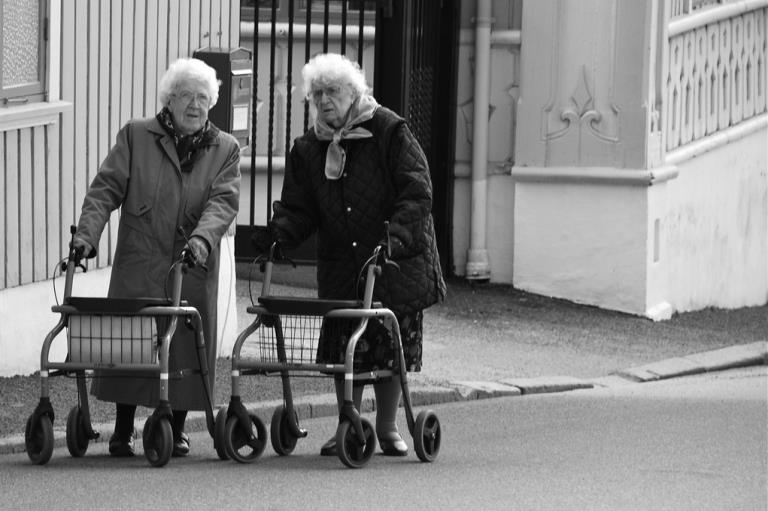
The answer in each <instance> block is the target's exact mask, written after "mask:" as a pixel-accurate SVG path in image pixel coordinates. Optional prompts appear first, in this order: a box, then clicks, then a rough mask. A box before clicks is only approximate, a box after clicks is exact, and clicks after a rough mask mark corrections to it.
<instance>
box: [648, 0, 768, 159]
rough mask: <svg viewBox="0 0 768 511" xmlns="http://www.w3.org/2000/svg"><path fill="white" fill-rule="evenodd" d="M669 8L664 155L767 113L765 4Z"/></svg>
mask: <svg viewBox="0 0 768 511" xmlns="http://www.w3.org/2000/svg"><path fill="white" fill-rule="evenodd" d="M721 3H722V4H723V5H719V4H721ZM710 4H716V5H714V6H713V5H710ZM704 7H707V8H706V9H704ZM671 8H672V12H671V16H670V20H671V21H670V23H669V26H668V32H667V33H668V38H669V39H668V43H669V44H668V51H669V54H668V57H669V66H668V73H667V76H666V80H665V89H666V91H665V102H664V110H665V111H664V115H663V116H664V119H665V121H664V122H665V132H666V133H665V134H666V150H667V151H670V150H674V149H676V148H678V147H680V146H682V145H685V144H688V143H690V142H692V141H694V140H698V139H701V138H703V137H706V136H708V135H712V134H715V133H716V132H718V131H722V130H725V129H728V128H730V127H732V126H735V125H737V124H739V123H741V122H743V121H746V120H749V119H751V118H753V117H756V116H758V115H761V114H764V113H766V111H768V110H766V80H767V78H768V73H767V72H766V56H767V55H766V51H767V49H766V46H768V43H767V36H766V26H767V25H768V0H741V1H738V2H729V3H723V2H721V1H718V2H712V1H709V2H705V1H692V0H685V1H682V0H673V2H672V5H671ZM681 9H682V10H681ZM680 13H682V17H681V14H680Z"/></svg>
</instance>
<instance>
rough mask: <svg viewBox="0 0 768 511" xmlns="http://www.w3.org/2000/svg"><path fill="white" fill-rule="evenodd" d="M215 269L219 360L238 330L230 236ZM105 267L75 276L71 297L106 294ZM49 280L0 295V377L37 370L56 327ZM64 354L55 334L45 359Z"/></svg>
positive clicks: (59, 288) (59, 287) (62, 338)
mask: <svg viewBox="0 0 768 511" xmlns="http://www.w3.org/2000/svg"><path fill="white" fill-rule="evenodd" d="M221 254H222V255H221V267H220V271H219V301H218V318H219V320H218V321H219V324H218V328H219V344H218V347H217V348H218V354H219V356H220V357H222V356H223V357H228V356H230V354H231V353H232V346H233V345H234V342H235V338H236V337H237V334H238V333H239V332H238V323H237V307H236V304H235V297H236V293H235V268H234V263H235V260H234V236H226V237H225V238H224V239H223V240H222V251H221ZM109 274H110V268H102V269H98V270H89V271H87V272H85V273H82V272H78V273H77V274H76V275H75V279H74V284H73V295H76V296H106V294H107V289H108V287H109ZM53 284H54V282H53V281H46V282H37V283H34V284H29V285H26V286H19V287H14V288H10V289H4V290H2V291H0V376H13V375H15V374H22V375H26V374H31V373H33V372H35V371H37V370H39V369H40V350H41V348H42V345H43V340H44V339H45V336H46V335H48V332H50V331H51V330H52V329H53V327H54V326H56V324H57V323H58V320H59V315H58V314H54V313H53V312H51V306H52V305H55V303H56V301H55V299H54V292H53ZM55 285H56V293H57V295H58V301H59V303H60V302H61V301H62V296H63V294H64V277H63V276H62V277H58V278H56V279H55ZM66 354H67V348H66V334H65V332H62V333H60V334H59V335H58V336H57V337H56V339H55V340H54V342H53V344H52V349H51V355H50V360H52V361H54V360H55V361H63V360H64V357H65V356H66Z"/></svg>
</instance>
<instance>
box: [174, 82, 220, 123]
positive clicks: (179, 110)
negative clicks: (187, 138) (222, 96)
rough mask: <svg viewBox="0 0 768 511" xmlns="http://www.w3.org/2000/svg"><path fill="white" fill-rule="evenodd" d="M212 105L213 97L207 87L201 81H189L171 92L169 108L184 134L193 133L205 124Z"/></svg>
mask: <svg viewBox="0 0 768 511" xmlns="http://www.w3.org/2000/svg"><path fill="white" fill-rule="evenodd" d="M210 105H211V98H210V96H209V95H208V91H207V89H206V87H205V86H204V85H203V84H201V83H197V82H187V83H183V84H181V85H179V86H178V87H177V89H176V92H174V93H173V94H171V99H170V102H169V103H168V109H169V110H170V111H171V117H172V118H173V125H174V126H175V127H176V129H177V130H179V132H180V133H181V134H183V135H191V134H192V133H195V132H196V131H199V130H200V128H202V127H203V125H205V121H206V120H207V119H208V109H209V108H210Z"/></svg>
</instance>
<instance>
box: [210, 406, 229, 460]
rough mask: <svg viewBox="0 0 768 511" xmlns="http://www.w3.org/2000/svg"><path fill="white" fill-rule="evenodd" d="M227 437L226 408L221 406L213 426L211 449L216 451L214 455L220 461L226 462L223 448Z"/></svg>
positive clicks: (226, 458)
mask: <svg viewBox="0 0 768 511" xmlns="http://www.w3.org/2000/svg"><path fill="white" fill-rule="evenodd" d="M226 435H227V407H226V406H222V407H221V408H219V411H218V413H217V414H216V422H215V423H214V426H213V447H214V448H215V449H216V454H218V455H219V459H220V460H228V459H229V456H228V455H227V449H226V447H224V445H225V444H226V441H227V439H226Z"/></svg>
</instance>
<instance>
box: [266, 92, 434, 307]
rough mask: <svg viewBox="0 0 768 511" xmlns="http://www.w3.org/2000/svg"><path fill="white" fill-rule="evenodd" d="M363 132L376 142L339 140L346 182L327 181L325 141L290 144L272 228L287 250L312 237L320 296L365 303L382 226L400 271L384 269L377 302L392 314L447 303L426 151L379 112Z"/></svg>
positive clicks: (310, 135)
mask: <svg viewBox="0 0 768 511" xmlns="http://www.w3.org/2000/svg"><path fill="white" fill-rule="evenodd" d="M360 126H362V127H363V128H366V129H367V130H369V131H371V132H372V133H373V138H364V139H355V140H344V141H342V146H343V147H344V149H345V151H346V153H347V159H346V165H345V169H344V174H343V176H342V177H341V178H340V179H338V180H335V181H333V180H329V179H327V178H326V177H325V173H324V168H325V152H326V148H327V147H328V142H327V141H320V140H318V139H317V137H316V136H315V132H314V129H310V130H309V131H307V133H305V134H304V135H303V136H301V137H299V138H297V139H296V140H295V141H294V145H293V148H292V149H291V153H290V156H289V158H288V161H287V164H286V171H285V179H284V182H283V190H282V195H281V200H279V201H276V202H275V204H274V212H275V214H274V217H273V222H272V225H273V228H274V229H275V230H276V232H277V234H278V236H279V237H280V239H281V240H282V241H283V242H284V243H286V245H287V246H290V245H294V244H299V243H301V242H302V241H304V240H305V239H307V238H308V237H309V236H310V235H311V234H312V233H313V232H315V231H317V261H318V262H317V283H318V296H319V297H320V298H325V299H356V298H360V297H361V296H362V293H361V291H360V290H361V289H362V287H361V286H360V284H361V283H360V282H359V279H358V277H359V274H360V271H361V268H362V267H363V265H364V264H365V261H366V260H367V259H368V257H369V256H370V255H371V253H372V251H373V249H374V248H375V247H376V245H377V244H378V242H379V241H381V240H382V239H384V237H385V232H384V221H385V220H388V221H389V222H390V233H391V235H392V237H393V238H397V240H399V241H400V242H401V243H402V247H401V248H399V249H398V250H396V251H395V252H394V253H393V259H394V260H395V261H397V263H398V264H399V266H400V270H399V271H397V270H396V269H394V268H392V267H389V266H385V267H384V270H383V273H382V275H381V276H380V277H379V278H378V279H377V281H376V287H375V291H374V299H375V300H378V301H381V302H382V303H383V304H384V305H385V306H386V307H389V308H390V309H392V310H393V311H394V312H395V313H396V314H409V313H413V312H415V311H418V310H422V309H424V308H426V307H428V306H430V305H432V304H434V303H436V302H437V301H438V300H442V299H443V298H444V297H445V292H446V287H445V281H444V280H443V276H442V271H441V268H440V259H439V257H438V253H437V245H436V243H435V228H434V223H433V220H432V214H431V210H432V182H431V179H430V176H429V167H428V165H427V159H426V157H425V156H424V152H423V151H422V150H421V147H420V146H419V144H418V142H417V141H416V138H415V137H414V136H413V134H412V133H411V131H410V130H409V129H408V126H407V125H406V123H405V121H404V120H403V119H402V118H401V117H399V116H398V115H397V114H395V113H394V112H392V111H391V110H389V109H387V108H384V107H381V106H380V107H379V108H378V109H377V110H376V112H375V114H374V116H373V118H372V119H370V120H369V121H366V122H364V123H362V124H361V125H360Z"/></svg>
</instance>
